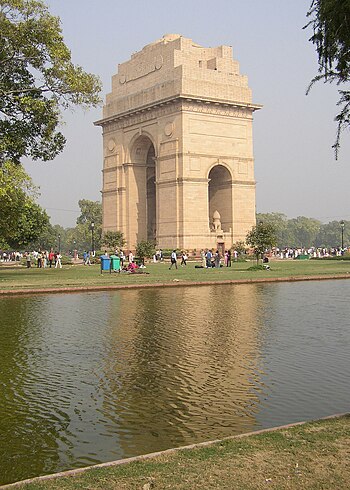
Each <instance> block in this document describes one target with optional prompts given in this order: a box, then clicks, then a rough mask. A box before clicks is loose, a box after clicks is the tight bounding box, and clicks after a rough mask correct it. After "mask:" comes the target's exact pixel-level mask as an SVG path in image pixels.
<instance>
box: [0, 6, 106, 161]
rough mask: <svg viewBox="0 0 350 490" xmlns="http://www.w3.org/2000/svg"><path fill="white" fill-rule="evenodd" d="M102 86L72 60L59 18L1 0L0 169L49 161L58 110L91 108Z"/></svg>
mask: <svg viewBox="0 0 350 490" xmlns="http://www.w3.org/2000/svg"><path fill="white" fill-rule="evenodd" d="M100 90H101V83H100V81H99V79H98V78H97V77H96V76H95V75H92V74H88V73H85V72H84V71H83V69H82V68H81V67H80V66H77V65H74V64H73V63H72V61H71V53H70V51H69V49H68V47H67V46H66V45H65V43H64V41H63V36H62V29H61V25H60V20H59V18H58V17H54V16H53V15H51V14H50V13H49V11H48V8H47V6H46V5H45V4H44V2H43V1H42V0H0V166H1V165H2V164H3V163H4V162H5V161H6V160H11V161H12V162H14V163H17V164H18V163H19V162H20V159H21V157H24V156H27V157H31V158H32V159H34V160H36V159H42V160H44V161H47V160H52V159H53V158H54V157H55V156H56V155H57V154H58V153H60V152H61V151H62V149H63V147H64V144H65V138H64V136H63V134H62V133H61V132H60V131H57V126H58V125H59V123H60V113H61V110H62V109H67V108H72V107H73V106H75V105H79V106H83V107H84V106H85V107H88V106H96V105H97V104H99V103H100V98H99V92H100Z"/></svg>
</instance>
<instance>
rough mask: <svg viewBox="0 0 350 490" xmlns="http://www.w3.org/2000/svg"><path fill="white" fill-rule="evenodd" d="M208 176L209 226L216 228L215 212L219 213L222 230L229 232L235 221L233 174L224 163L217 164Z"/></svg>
mask: <svg viewBox="0 0 350 490" xmlns="http://www.w3.org/2000/svg"><path fill="white" fill-rule="evenodd" d="M208 178H209V184H208V201H209V206H208V209H209V227H210V229H211V230H213V229H214V226H213V219H214V214H215V217H217V213H219V215H220V221H221V229H222V231H223V232H229V231H230V230H231V229H232V221H233V210H232V178H231V174H230V172H229V170H228V169H227V168H226V167H224V166H223V165H215V167H213V168H212V169H211V170H210V172H209V176H208Z"/></svg>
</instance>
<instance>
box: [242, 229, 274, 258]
mask: <svg viewBox="0 0 350 490" xmlns="http://www.w3.org/2000/svg"><path fill="white" fill-rule="evenodd" d="M246 242H247V244H248V245H250V246H252V247H253V248H254V254H255V255H256V261H257V263H259V257H261V256H262V255H263V254H264V252H265V251H266V250H267V249H269V248H272V247H274V246H275V245H276V231H275V227H274V226H273V225H272V224H271V223H263V222H260V223H258V224H257V225H256V226H253V228H252V229H251V231H250V232H249V233H248V234H247V236H246Z"/></svg>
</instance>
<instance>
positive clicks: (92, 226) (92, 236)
mask: <svg viewBox="0 0 350 490" xmlns="http://www.w3.org/2000/svg"><path fill="white" fill-rule="evenodd" d="M94 229H95V223H94V222H92V223H91V252H92V256H93V257H94V256H95V238H94Z"/></svg>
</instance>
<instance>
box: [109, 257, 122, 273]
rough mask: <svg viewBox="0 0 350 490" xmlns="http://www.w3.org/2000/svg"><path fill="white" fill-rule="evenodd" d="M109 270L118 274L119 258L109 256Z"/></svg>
mask: <svg viewBox="0 0 350 490" xmlns="http://www.w3.org/2000/svg"><path fill="white" fill-rule="evenodd" d="M110 259H111V268H110V272H112V271H113V272H120V258H119V257H118V256H117V255H111V256H110Z"/></svg>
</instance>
